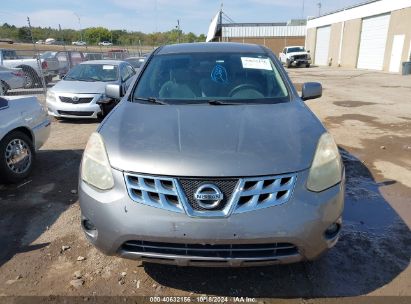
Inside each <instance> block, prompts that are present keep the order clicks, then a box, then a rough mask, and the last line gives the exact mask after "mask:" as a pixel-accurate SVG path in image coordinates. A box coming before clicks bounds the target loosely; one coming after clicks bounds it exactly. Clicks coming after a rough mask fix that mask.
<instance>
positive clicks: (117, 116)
mask: <svg viewBox="0 0 411 304" xmlns="http://www.w3.org/2000/svg"><path fill="white" fill-rule="evenodd" d="M99 132H100V133H101V135H102V136H103V138H104V142H105V145H106V149H107V154H108V157H109V160H110V164H111V166H112V167H113V168H116V169H119V170H123V171H129V172H137V173H147V174H154V175H169V176H192V177H200V176H209V177H211V176H213V177H218V176H236V177H240V176H259V175H271V174H281V173H288V172H296V171H300V170H304V169H307V168H309V167H310V166H311V162H312V160H313V157H314V152H315V149H316V146H317V142H318V139H319V137H320V136H321V134H323V133H324V132H325V129H324V127H323V126H322V124H321V123H320V122H319V121H318V119H317V118H316V117H315V116H314V115H313V114H312V113H311V111H310V110H309V109H308V108H307V107H306V106H305V105H304V104H303V103H302V102H299V101H293V102H287V103H281V104H275V105H261V104H259V105H235V106H211V105H182V106H176V105H147V104H139V103H131V102H128V101H123V102H122V103H120V105H119V106H118V107H117V109H115V110H114V111H113V112H112V113H111V115H110V116H109V118H108V119H107V120H106V122H105V123H103V124H102V127H101V128H100V130H99Z"/></svg>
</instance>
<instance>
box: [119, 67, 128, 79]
mask: <svg viewBox="0 0 411 304" xmlns="http://www.w3.org/2000/svg"><path fill="white" fill-rule="evenodd" d="M120 75H121V81H126V80H127V79H128V72H127V68H126V66H125V65H122V66H121V67H120Z"/></svg>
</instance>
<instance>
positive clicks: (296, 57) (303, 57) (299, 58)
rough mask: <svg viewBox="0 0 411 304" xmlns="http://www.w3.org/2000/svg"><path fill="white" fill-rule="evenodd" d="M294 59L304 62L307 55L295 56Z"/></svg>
mask: <svg viewBox="0 0 411 304" xmlns="http://www.w3.org/2000/svg"><path fill="white" fill-rule="evenodd" d="M293 57H294V59H296V60H302V59H307V55H295V56H293Z"/></svg>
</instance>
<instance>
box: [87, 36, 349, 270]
mask: <svg viewBox="0 0 411 304" xmlns="http://www.w3.org/2000/svg"><path fill="white" fill-rule="evenodd" d="M120 94H121V89H120V87H119V86H118V85H113V84H109V85H107V87H106V95H107V96H110V97H112V98H119V97H121V96H120ZM321 94H322V88H321V85H320V84H318V83H306V84H304V85H303V87H302V96H301V97H300V96H298V94H297V92H296V90H295V88H294V86H293V85H292V83H291V81H290V79H289V78H288V76H287V74H286V72H285V71H284V69H283V68H282V66H281V64H280V62H279V61H278V60H277V58H276V57H275V56H274V55H273V53H272V52H271V51H270V50H269V49H267V48H264V47H262V46H257V45H248V44H235V43H197V44H179V45H170V46H164V47H160V48H158V49H157V50H156V51H154V52H153V53H152V54H151V55H150V56H149V57H148V58H147V61H146V62H145V63H144V65H143V67H142V68H141V72H140V73H139V75H138V76H137V77H136V80H135V81H134V84H133V85H131V86H130V88H129V90H128V91H127V93H126V94H125V96H123V97H122V100H121V102H120V103H119V104H118V106H117V107H116V108H115V109H114V110H113V111H112V112H111V113H110V114H109V115H108V117H107V118H106V119H105V120H104V121H103V122H102V124H101V125H100V127H99V129H98V130H97V132H96V133H93V134H92V135H91V137H90V139H89V142H88V144H87V147H86V149H85V151H84V155H83V160H82V164H81V170H80V178H79V195H80V206H81V211H82V227H83V229H84V232H85V234H86V236H87V238H88V239H89V240H90V242H92V243H93V244H94V245H95V246H96V247H97V248H98V249H100V250H101V251H102V252H104V253H106V254H109V255H119V256H121V257H125V258H131V259H142V260H143V261H148V262H155V263H166V264H174V265H181V266H234V267H239V266H257V265H268V264H276V263H292V262H298V261H303V260H312V259H315V258H317V257H319V256H320V255H321V254H322V253H324V252H325V251H326V250H327V249H329V248H331V247H332V246H334V245H335V243H336V242H337V239H338V237H339V233H340V229H341V214H342V211H343V206H344V168H343V165H342V162H341V157H340V154H339V152H338V148H337V146H336V144H335V142H334V140H333V138H332V136H331V135H330V134H329V133H327V131H326V130H325V128H324V126H323V125H322V124H321V123H320V121H319V120H318V119H317V118H316V117H315V116H314V114H313V113H312V112H311V111H310V110H309V109H308V107H307V106H306V105H305V104H304V102H303V100H307V99H313V98H317V97H320V96H321Z"/></svg>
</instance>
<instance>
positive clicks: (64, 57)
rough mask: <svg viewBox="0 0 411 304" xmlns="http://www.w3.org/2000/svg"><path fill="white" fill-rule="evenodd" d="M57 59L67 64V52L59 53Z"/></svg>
mask: <svg viewBox="0 0 411 304" xmlns="http://www.w3.org/2000/svg"><path fill="white" fill-rule="evenodd" d="M56 57H57V60H58V61H59V62H62V63H64V64H65V63H66V62H67V54H66V53H65V52H58V53H57V56H56Z"/></svg>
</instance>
